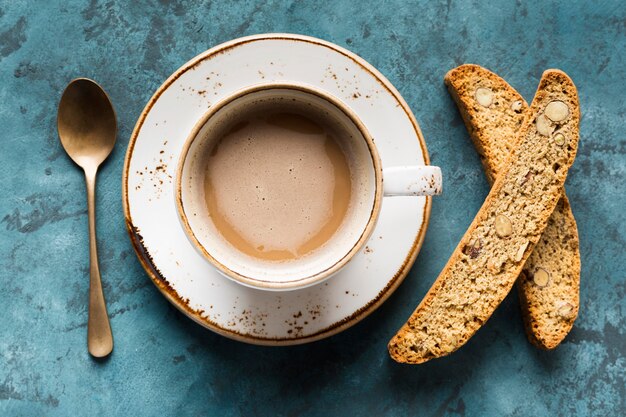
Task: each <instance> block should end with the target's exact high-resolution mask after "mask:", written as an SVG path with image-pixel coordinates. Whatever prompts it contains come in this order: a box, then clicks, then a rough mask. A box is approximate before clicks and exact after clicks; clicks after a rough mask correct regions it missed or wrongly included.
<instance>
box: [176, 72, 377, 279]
mask: <svg viewBox="0 0 626 417" xmlns="http://www.w3.org/2000/svg"><path fill="white" fill-rule="evenodd" d="M281 113H289V114H297V115H302V116H305V117H306V118H307V119H309V120H312V121H314V122H316V123H318V124H319V125H323V126H324V127H325V128H326V129H327V130H328V131H330V132H332V133H333V135H332V136H333V137H334V139H335V141H336V142H337V145H339V148H340V149H341V152H342V153H343V155H344V156H345V161H346V162H347V165H348V167H349V175H350V182H349V184H350V193H349V195H350V198H349V199H348V200H347V209H346V212H345V215H344V216H343V218H342V220H341V221H340V223H339V226H338V227H337V228H336V230H335V231H334V233H332V234H330V235H329V237H328V239H327V240H325V241H324V242H323V243H322V244H321V245H320V246H319V247H317V248H315V249H313V250H312V251H310V252H308V253H306V254H303V255H302V256H296V257H294V258H292V259H286V260H267V259H262V258H260V257H256V256H251V255H249V254H247V253H245V251H243V250H240V249H239V248H237V247H236V246H235V245H234V244H233V243H232V241H229V240H228V239H227V238H226V237H225V236H224V234H223V233H221V232H220V230H223V229H220V228H218V226H216V222H217V220H216V221H215V222H214V220H213V219H214V218H217V214H216V213H214V215H213V216H212V213H211V212H210V209H209V206H211V207H215V205H216V204H218V205H219V204H220V203H221V202H220V201H219V198H218V199H217V200H218V201H213V202H212V204H210V205H208V204H207V196H206V195H205V192H206V184H205V179H206V175H207V171H208V169H207V167H208V163H210V162H209V161H210V158H211V156H212V154H213V155H214V154H215V152H217V149H218V148H217V146H218V145H219V146H221V143H220V141H221V140H222V139H223V138H224V137H225V135H227V134H228V133H229V132H232V131H233V128H234V127H236V126H238V125H241V124H242V123H244V122H245V121H247V120H249V119H250V118H251V117H253V115H258V114H281ZM276 157H277V158H281V157H282V156H281V154H280V149H279V150H278V151H277V152H276ZM242 160H243V158H242ZM248 162H249V161H248ZM234 163H235V164H236V163H238V160H235V161H234ZM241 163H243V162H241ZM285 175H288V173H287V172H285ZM175 184H176V203H177V208H178V213H179V216H180V218H181V222H182V224H183V227H184V229H185V232H186V234H187V236H188V237H189V239H190V241H191V242H192V244H193V245H194V246H195V247H196V248H197V249H198V250H199V251H200V253H201V254H202V255H203V256H204V257H205V258H206V259H207V260H208V261H210V262H211V263H212V264H213V265H214V266H215V267H216V268H217V269H218V270H219V271H220V272H221V273H223V274H224V275H226V276H227V277H229V278H232V279H234V280H235V281H237V282H239V283H242V284H244V285H248V286H252V287H256V288H260V289H268V290H288V289H297V288H303V287H307V286H310V285H313V284H316V283H318V282H321V281H323V280H324V279H326V278H328V277H330V276H331V275H332V274H334V273H335V272H337V271H338V270H339V269H340V268H341V267H343V266H344V265H345V264H346V263H347V262H348V261H349V260H350V259H351V258H352V256H353V255H354V254H355V253H357V252H358V251H359V249H360V248H361V247H362V246H363V244H364V243H365V242H366V241H367V239H368V238H369V236H370V234H371V232H372V230H373V228H374V225H375V221H376V218H377V217H378V214H379V211H380V204H381V198H382V168H381V163H380V159H379V156H378V153H377V151H376V148H375V146H374V144H373V141H372V139H371V137H370V135H369V133H368V132H367V130H366V129H365V127H364V126H363V125H362V124H361V122H360V120H359V119H358V118H357V117H356V115H354V114H353V113H352V111H351V110H350V109H349V108H348V107H347V106H345V105H344V104H343V103H342V102H340V101H339V100H338V99H336V98H335V97H333V96H330V95H328V94H326V93H324V92H322V91H319V90H317V89H314V88H312V87H308V86H304V85H299V84H268V85H259V86H254V87H251V88H248V89H246V90H242V91H240V92H238V93H236V94H234V95H232V96H230V97H228V98H226V99H224V100H223V101H221V102H219V103H217V104H215V105H214V106H213V107H212V108H211V110H210V111H209V112H208V113H207V114H205V116H204V117H203V118H202V119H201V120H200V121H199V122H198V123H197V124H196V126H195V127H194V129H193V131H192V132H191V134H190V136H189V138H188V139H187V142H186V144H185V146H184V149H183V152H182V155H181V158H180V161H179V165H178V170H177V178H176V182H175ZM236 186H237V187H239V185H238V184H237V185H236ZM241 187H248V188H249V187H250V184H249V182H248V181H242V183H241ZM239 191H243V192H245V193H248V192H250V193H252V192H254V190H253V189H250V190H247V189H243V190H239ZM307 192H308V193H310V190H309V189H307V188H306V187H303V188H302V189H301V190H300V191H298V192H297V193H295V196H294V195H291V196H289V197H290V198H291V199H293V198H305V197H306V198H308V199H309V200H310V199H311V195H306V193H307ZM315 198H317V196H315ZM319 198H324V196H319ZM326 198H327V197H326ZM291 201H293V200H291ZM230 208H231V209H234V210H241V211H242V213H244V212H245V211H246V210H247V207H246V206H245V205H242V206H241V207H238V206H236V205H235V206H232V207H230ZM289 209H290V207H285V210H289ZM280 214H281V213H277V215H280Z"/></svg>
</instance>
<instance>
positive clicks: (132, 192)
mask: <svg viewBox="0 0 626 417" xmlns="http://www.w3.org/2000/svg"><path fill="white" fill-rule="evenodd" d="M269 81H295V82H300V83H307V84H309V85H312V86H314V87H316V88H318V89H322V90H324V91H326V92H328V93H330V94H333V95H335V96H336V97H338V98H339V99H340V100H343V101H344V102H345V103H346V104H347V106H349V107H350V108H351V109H352V110H353V111H354V112H356V114H357V115H359V117H360V118H361V120H362V122H363V123H364V125H365V126H366V128H367V129H368V130H369V132H370V133H371V134H372V136H373V138H374V140H375V142H376V146H377V148H378V151H379V154H380V157H381V160H382V165H383V168H385V167H391V166H401V165H428V164H429V160H428V153H427V151H426V146H425V143H424V139H423V137H422V133H421V131H420V129H419V126H418V125H417V122H416V121H415V118H414V117H413V115H412V113H411V111H410V109H409V107H408V105H407V104H406V102H405V101H404V100H403V99H402V97H401V96H400V94H399V93H398V91H396V89H395V88H394V87H393V86H392V85H391V83H390V82H389V81H388V80H387V79H386V78H385V77H384V76H383V75H382V74H380V73H379V72H378V71H377V70H376V69H375V68H374V67H372V66H371V65H370V64H368V63H367V62H366V61H364V60H363V59H362V58H360V57H358V56H357V55H355V54H353V53H351V52H349V51H347V50H345V49H343V48H341V47H339V46H337V45H334V44H331V43H329V42H325V41H322V40H319V39H316V38H311V37H306V36H300V35H290V34H265V35H257V36H250V37H245V38H240V39H236V40H233V41H230V42H227V43H224V44H222V45H219V46H217V47H215V48H213V49H210V50H208V51H206V52H204V53H202V54H200V55H198V56H197V57H195V58H193V59H192V60H191V61H189V62H187V63H186V64H185V65H183V66H182V67H181V68H180V69H179V70H177V71H176V72H175V73H174V74H173V75H172V76H170V78H168V79H167V81H165V83H164V84H163V85H162V86H161V87H159V89H158V90H157V91H156V93H155V94H154V95H153V96H152V98H151V99H150V101H149V102H148V104H147V106H146V107H145V109H144V110H143V112H142V113H141V115H140V117H139V120H138V121H137V124H136V126H135V129H134V131H133V133H132V136H131V138H130V143H129V146H128V151H127V154H126V160H125V163H124V173H123V180H122V187H123V204H124V215H125V218H126V225H127V228H128V232H129V235H130V238H131V241H132V243H133V247H134V249H135V251H136V253H137V256H138V257H139V260H140V262H141V264H142V265H143V267H144V269H145V270H146V272H147V273H148V275H149V276H150V279H151V280H152V282H153V283H154V284H155V285H156V286H157V288H159V290H160V291H161V293H162V294H163V295H164V296H165V298H167V299H168V300H169V301H170V302H171V303H172V304H174V305H175V306H176V307H177V308H178V309H179V310H180V311H182V312H183V313H184V314H186V315H187V316H189V317H190V318H191V319H193V320H194V321H196V322H197V323H199V324H200V325H202V326H204V327H206V328H208V329H211V330H213V331H215V332H217V333H219V334H221V335H224V336H226V337H230V338H233V339H236V340H240V341H243V342H248V343H254V344H262V345H290V344H299V343H306V342H311V341H314V340H319V339H322V338H325V337H328V336H331V335H333V334H336V333H339V332H340V331H342V330H345V329H347V328H348V327H350V326H352V325H354V324H355V323H357V322H359V321H360V320H362V319H363V318H365V317H366V316H367V315H369V314H370V313H371V312H372V311H374V310H375V309H376V308H377V307H378V306H380V305H381V304H382V303H383V302H384V301H385V300H386V299H387V298H388V297H389V296H390V295H391V293H393V291H394V290H395V289H396V288H397V287H398V285H399V284H400V283H401V282H402V280H403V279H404V277H405V276H406V274H407V273H408V271H409V269H410V268H411V266H412V265H413V262H414V261H415V258H416V257H417V253H418V252H419V249H420V247H421V245H422V242H423V240H424V234H425V232H426V228H427V226H428V219H429V216H430V207H431V200H430V197H385V198H384V200H383V203H382V209H381V212H380V217H379V220H378V223H377V225H376V227H375V229H374V231H373V233H372V235H371V237H370V239H369V241H368V242H367V243H366V244H365V245H364V247H363V249H362V250H361V251H360V252H359V253H358V254H356V255H355V256H354V258H353V259H352V260H351V261H350V262H349V263H348V264H347V265H346V266H345V267H344V268H343V269H341V270H340V271H339V272H338V273H337V274H336V275H334V276H333V277H332V278H330V279H329V280H328V281H325V282H323V283H320V284H318V285H315V286H312V287H307V288H304V289H299V290H293V291H286V292H270V291H263V290H259V289H254V288H249V287H245V286H243V285H240V284H237V283H235V282H233V281H231V280H230V279H227V278H225V277H224V276H222V275H221V274H220V273H219V272H217V270H216V269H215V268H214V267H213V266H212V265H211V264H209V263H208V262H207V261H206V260H205V259H204V258H203V257H202V255H200V254H199V253H198V252H197V251H196V250H195V248H194V247H193V246H192V244H191V243H190V242H189V240H188V239H187V236H186V235H185V232H184V231H183V228H182V226H181V224H180V222H179V218H178V215H177V212H176V205H175V198H174V176H175V172H176V165H177V162H178V158H179V156H180V153H181V151H182V149H183V145H184V143H185V141H186V139H187V136H188V135H189V133H190V132H191V130H192V129H193V127H194V125H195V123H196V122H197V121H198V120H199V119H200V118H201V117H202V116H203V115H204V113H205V112H206V111H207V110H208V108H209V107H210V106H211V105H212V104H213V103H215V102H217V101H219V100H221V99H222V98H224V97H226V96H228V95H230V94H232V93H234V92H236V91H238V90H240V89H242V88H245V87H249V86H251V85H254V84H259V83H265V82H269Z"/></svg>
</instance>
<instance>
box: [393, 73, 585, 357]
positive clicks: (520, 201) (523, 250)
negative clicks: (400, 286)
mask: <svg viewBox="0 0 626 417" xmlns="http://www.w3.org/2000/svg"><path fill="white" fill-rule="evenodd" d="M578 109H579V105H578V94H577V91H576V87H575V86H574V84H573V82H572V81H571V80H570V78H569V77H568V76H567V75H566V74H565V73H563V72H562V71H559V70H548V71H546V72H545V73H544V74H543V77H542V79H541V82H540V83H539V89H538V90H537V93H536V95H535V100H534V101H533V104H532V106H531V108H530V111H529V113H528V114H527V116H526V118H525V119H524V123H523V124H522V127H521V128H520V130H519V131H518V134H517V140H516V141H515V145H514V146H513V150H512V152H511V155H510V157H509V159H508V160H507V162H506V163H505V166H504V168H503V169H502V170H501V171H500V173H499V175H498V177H497V179H496V181H495V183H494V185H493V187H492V188H491V191H490V192H489V195H488V196H487V198H486V200H485V202H484V204H483V206H482V207H481V209H480V210H479V212H478V214H477V215H476V217H475V218H474V221H473V222H472V224H471V225H470V227H469V229H468V230H467V232H466V233H465V235H464V236H463V238H462V239H461V242H460V243H459V245H458V246H457V248H456V249H455V251H454V252H453V254H452V256H451V257H450V259H449V260H448V263H447V264H446V266H445V267H444V269H443V271H442V272H441V274H440V275H439V277H438V278H437V280H436V281H435V283H434V284H433V286H432V287H431V289H430V290H429V291H428V293H427V294H426V296H425V297H424V299H423V300H422V302H421V303H420V305H419V306H418V307H417V309H416V310H415V312H414V313H413V314H412V315H411V317H410V318H409V320H408V321H407V323H405V325H404V326H403V327H402V328H401V329H400V330H399V331H398V333H397V334H396V335H395V336H394V337H393V338H392V339H391V341H390V342H389V346H388V348H389V353H390V355H391V357H392V358H393V359H394V360H396V361H398V362H405V363H422V362H425V361H428V360H430V359H433V358H437V357H441V356H445V355H448V354H449V353H451V352H453V351H455V350H457V349H458V348H459V347H461V346H462V345H463V344H465V342H467V340H468V339H469V338H470V337H472V336H473V335H474V333H476V331H477V330H478V329H479V328H480V327H481V326H482V325H483V323H485V322H486V321H487V320H488V319H489V317H490V316H491V314H492V313H493V311H494V310H495V309H496V307H497V306H498V305H499V304H500V302H501V301H502V300H503V299H504V297H505V296H506V295H507V294H508V292H509V291H510V289H511V287H512V286H513V283H514V282H515V280H516V278H517V276H518V275H519V273H520V272H521V270H522V267H523V265H524V264H525V262H526V260H527V259H528V257H529V256H530V253H531V252H532V250H533V248H534V246H535V244H536V243H537V242H538V241H539V239H540V237H541V234H542V233H543V231H544V229H545V227H546V225H547V223H548V218H549V217H550V215H551V213H552V211H553V210H554V208H555V207H556V205H557V202H558V200H559V198H560V196H561V188H562V187H563V183H564V182H565V178H566V176H567V171H568V169H569V167H570V166H571V164H572V163H573V162H574V157H575V155H576V149H577V147H578V124H579V120H580V113H579V111H578ZM548 116H549V118H547V117H548Z"/></svg>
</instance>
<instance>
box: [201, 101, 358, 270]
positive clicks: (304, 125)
mask: <svg viewBox="0 0 626 417" xmlns="http://www.w3.org/2000/svg"><path fill="white" fill-rule="evenodd" d="M318 116H319V115H318ZM318 118H319V117H318ZM315 119H316V118H315V117H314V113H312V112H310V111H308V112H307V111H306V109H299V108H294V107H293V106H291V107H290V106H285V105H282V106H279V107H277V106H276V105H275V103H274V105H267V106H260V107H259V106H257V107H256V108H255V111H254V112H248V113H247V114H246V115H245V117H241V118H240V119H239V120H237V121H234V122H233V123H231V124H230V125H229V126H227V127H226V128H225V129H224V130H223V132H222V134H220V135H219V139H218V140H217V142H216V143H215V144H214V145H213V147H212V149H211V151H210V153H209V155H208V157H207V158H206V171H205V172H206V174H205V178H204V191H205V199H206V204H207V209H208V213H209V216H210V217H211V219H212V221H213V223H214V225H215V227H216V229H217V230H218V231H219V232H220V234H222V236H223V237H224V238H225V239H226V240H227V241H228V242H229V243H230V244H231V245H233V246H234V247H235V248H237V249H238V250H239V251H241V252H243V253H246V254H247V255H249V256H253V257H255V258H259V259H262V260H268V261H287V260H293V259H298V258H301V257H304V256H307V255H309V254H311V253H313V252H315V251H316V249H318V248H320V247H322V246H323V245H324V244H325V243H326V242H327V241H328V240H329V239H331V237H332V236H333V235H334V234H335V233H336V232H337V230H338V229H340V227H341V225H342V222H343V220H344V218H345V217H346V214H347V213H348V212H349V210H350V209H351V207H350V206H351V200H352V198H351V197H352V188H353V180H352V177H353V171H354V169H351V165H353V162H351V160H350V159H349V158H347V157H346V154H347V153H346V152H345V151H344V149H343V147H345V144H344V143H343V142H344V141H345V138H343V135H345V133H344V132H342V131H341V129H338V128H337V127H336V126H331V125H330V124H328V123H324V122H321V121H320V120H315Z"/></svg>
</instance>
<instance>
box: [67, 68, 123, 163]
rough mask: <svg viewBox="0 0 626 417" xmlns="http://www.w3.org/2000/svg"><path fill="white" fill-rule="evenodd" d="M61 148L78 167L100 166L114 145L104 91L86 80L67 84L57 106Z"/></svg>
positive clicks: (114, 126) (113, 126) (112, 118)
mask: <svg viewBox="0 0 626 417" xmlns="http://www.w3.org/2000/svg"><path fill="white" fill-rule="evenodd" d="M57 127H58V130H59V137H60V138H61V144H62V145H63V148H64V149H65V151H66V152H67V154H68V155H69V156H70V158H72V160H73V161H74V162H76V163H77V164H78V165H79V166H80V167H82V168H83V169H85V168H86V167H92V166H93V165H94V164H95V167H97V166H99V165H100V164H101V163H102V162H103V161H104V160H105V159H106V158H107V156H109V154H110V153H111V151H112V150H113V146H114V145H115V138H116V134H117V121H116V117H115V110H114V109H113V105H112V104H111V101H110V100H109V97H108V96H107V94H106V93H105V92H104V90H103V89H102V88H101V87H100V86H99V85H98V84H97V83H96V82H95V81H92V80H90V79H87V78H77V79H75V80H73V81H72V82H70V84H69V85H68V86H67V88H66V89H65V91H64V92H63V96H62V97H61V102H60V103H59V112H58V116H57Z"/></svg>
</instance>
